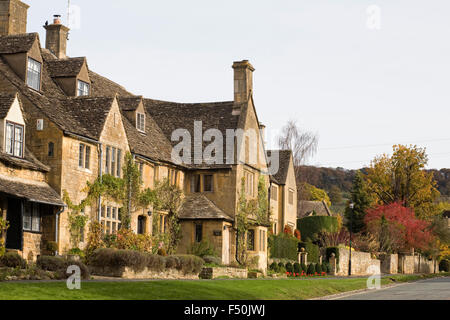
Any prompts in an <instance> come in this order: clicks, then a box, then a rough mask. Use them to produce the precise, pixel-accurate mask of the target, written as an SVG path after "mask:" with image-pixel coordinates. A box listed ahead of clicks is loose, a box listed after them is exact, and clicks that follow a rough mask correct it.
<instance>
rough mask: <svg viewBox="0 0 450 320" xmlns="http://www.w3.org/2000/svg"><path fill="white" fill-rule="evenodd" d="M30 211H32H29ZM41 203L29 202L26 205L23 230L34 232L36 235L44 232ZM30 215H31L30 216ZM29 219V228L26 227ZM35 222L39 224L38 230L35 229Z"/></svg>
mask: <svg viewBox="0 0 450 320" xmlns="http://www.w3.org/2000/svg"><path fill="white" fill-rule="evenodd" d="M28 209H29V210H30V211H28ZM40 209H41V208H40V205H39V203H36V202H27V203H25V205H24V211H23V222H22V230H23V231H25V232H34V233H41V232H42V231H41V230H42V221H41V219H42V214H41V210H40ZM28 213H30V215H28ZM28 217H29V221H28V223H29V227H25V223H26V220H28ZM35 222H37V225H38V226H37V228H35Z"/></svg>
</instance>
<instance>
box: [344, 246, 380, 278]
mask: <svg viewBox="0 0 450 320" xmlns="http://www.w3.org/2000/svg"><path fill="white" fill-rule="evenodd" d="M348 261H349V252H348V250H347V249H345V248H339V262H338V263H337V266H338V268H337V270H336V275H338V276H346V275H348ZM380 269H381V262H380V260H377V259H372V257H371V254H370V253H367V252H358V251H352V270H351V271H352V275H360V276H363V275H372V274H374V272H376V271H377V270H378V272H379V270H380Z"/></svg>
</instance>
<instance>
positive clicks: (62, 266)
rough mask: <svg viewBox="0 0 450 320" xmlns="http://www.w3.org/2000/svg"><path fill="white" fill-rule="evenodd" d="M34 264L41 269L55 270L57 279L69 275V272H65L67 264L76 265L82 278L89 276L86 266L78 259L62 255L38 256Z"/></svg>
mask: <svg viewBox="0 0 450 320" xmlns="http://www.w3.org/2000/svg"><path fill="white" fill-rule="evenodd" d="M36 265H37V267H38V268H39V269H41V270H44V271H53V272H56V273H57V276H58V278H59V279H66V278H68V277H69V276H71V274H68V273H67V269H68V268H69V266H72V265H76V266H78V267H79V268H80V271H81V277H82V278H83V279H85V280H87V279H89V278H90V273H89V269H88V267H86V265H85V264H84V263H82V262H79V261H70V260H66V259H64V258H62V257H54V256H40V257H38V258H37V260H36Z"/></svg>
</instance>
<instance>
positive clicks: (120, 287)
mask: <svg viewBox="0 0 450 320" xmlns="http://www.w3.org/2000/svg"><path fill="white" fill-rule="evenodd" d="M392 278H394V279H396V281H410V280H415V279H417V278H418V277H415V276H394V277H392ZM366 281H367V279H365V278H352V279H307V280H299V279H279V280H265V279H261V280H259V279H258V280H209V281H208V280H206V281H136V282H123V281H117V282H95V281H88V282H83V283H82V285H81V290H68V289H67V288H66V284H65V282H34V283H23V282H1V283H0V299H1V300H53V299H56V300H301V299H309V298H314V297H319V296H325V295H329V294H335V293H340V292H344V291H350V290H357V289H364V288H366ZM389 283H393V280H392V279H389V278H383V279H382V284H383V285H385V284H389Z"/></svg>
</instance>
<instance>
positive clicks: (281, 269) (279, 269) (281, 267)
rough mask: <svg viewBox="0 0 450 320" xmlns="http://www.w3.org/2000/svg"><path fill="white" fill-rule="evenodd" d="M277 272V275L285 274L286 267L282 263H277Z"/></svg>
mask: <svg viewBox="0 0 450 320" xmlns="http://www.w3.org/2000/svg"><path fill="white" fill-rule="evenodd" d="M278 272H279V273H285V272H286V266H285V265H284V263H283V262H279V263H278Z"/></svg>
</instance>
